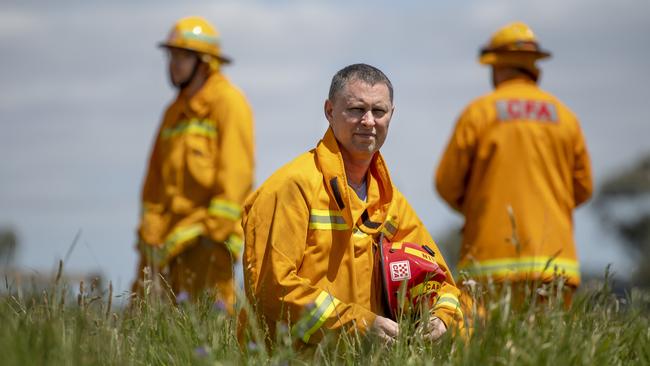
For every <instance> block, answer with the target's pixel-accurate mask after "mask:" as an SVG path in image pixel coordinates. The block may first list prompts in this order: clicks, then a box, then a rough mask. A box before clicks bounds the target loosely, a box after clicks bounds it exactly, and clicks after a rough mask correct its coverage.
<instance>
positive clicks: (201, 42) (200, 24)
mask: <svg viewBox="0 0 650 366" xmlns="http://www.w3.org/2000/svg"><path fill="white" fill-rule="evenodd" d="M159 46H160V47H165V48H170V47H171V48H182V49H185V50H190V51H194V52H198V53H201V54H204V55H209V56H213V57H215V58H216V59H217V60H219V62H220V63H222V64H228V63H230V62H232V60H231V59H230V57H227V56H224V55H223V54H222V53H221V42H220V35H219V32H218V31H217V29H216V28H215V27H214V26H212V24H210V23H209V22H208V21H207V20H205V19H204V18H202V17H198V16H191V17H186V18H181V19H179V20H178V21H177V22H176V24H174V26H173V27H172V29H171V31H170V32H169V36H168V37H167V40H166V41H164V42H161V43H160V44H159Z"/></svg>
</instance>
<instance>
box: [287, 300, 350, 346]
mask: <svg viewBox="0 0 650 366" xmlns="http://www.w3.org/2000/svg"><path fill="white" fill-rule="evenodd" d="M340 303H341V302H340V301H339V300H338V299H337V298H335V297H334V296H332V295H330V294H329V293H327V292H325V291H322V292H321V293H320V294H319V295H318V297H317V298H316V301H314V303H312V304H310V305H311V310H309V311H308V312H307V313H306V314H305V315H303V317H302V318H300V320H299V321H298V322H297V323H296V324H295V325H294V326H293V328H292V329H291V333H292V334H293V335H294V336H295V337H298V338H300V339H302V340H303V342H305V343H307V342H309V338H310V337H311V335H312V334H314V333H315V332H316V331H317V330H318V329H320V327H321V326H322V325H323V323H325V320H327V318H328V317H329V316H330V315H331V314H332V313H333V312H334V309H335V308H336V306H337V305H338V304H340Z"/></svg>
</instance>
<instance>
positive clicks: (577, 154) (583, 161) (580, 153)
mask: <svg viewBox="0 0 650 366" xmlns="http://www.w3.org/2000/svg"><path fill="white" fill-rule="evenodd" d="M573 152H574V167H573V195H574V202H575V205H576V207H577V206H579V205H581V204H582V203H584V202H585V201H587V200H588V199H589V198H590V197H591V194H592V192H593V181H592V176H591V163H590V159H589V152H588V151H587V144H586V142H585V138H584V135H583V134H582V130H581V129H580V128H579V127H578V132H577V134H576V138H575V145H574V149H573Z"/></svg>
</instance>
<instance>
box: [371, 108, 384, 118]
mask: <svg viewBox="0 0 650 366" xmlns="http://www.w3.org/2000/svg"><path fill="white" fill-rule="evenodd" d="M372 115H373V116H375V117H383V116H384V115H386V111H385V110H383V109H373V110H372Z"/></svg>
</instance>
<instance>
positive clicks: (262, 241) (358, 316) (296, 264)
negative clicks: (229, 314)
mask: <svg viewBox="0 0 650 366" xmlns="http://www.w3.org/2000/svg"><path fill="white" fill-rule="evenodd" d="M309 217H310V211H309V208H308V204H307V200H306V198H305V195H304V192H303V190H302V189H301V187H299V186H298V184H296V183H295V182H287V183H286V184H283V186H282V187H280V188H278V190H276V191H275V192H268V193H265V192H262V193H259V195H258V196H256V198H255V199H254V202H253V203H252V206H250V207H249V206H248V205H247V209H246V213H245V216H244V229H245V234H246V247H245V253H244V259H243V261H244V263H243V265H244V284H245V287H246V293H247V295H248V297H249V300H250V301H251V303H252V304H254V306H255V307H256V310H257V313H258V315H259V316H260V317H261V318H263V319H264V320H265V321H266V322H267V324H268V325H269V327H270V329H271V330H272V331H273V329H275V328H276V326H277V322H280V323H281V324H287V325H289V326H290V329H291V334H292V335H293V336H294V337H295V338H298V339H301V340H302V341H303V342H305V343H310V344H315V343H318V341H319V340H320V339H321V338H322V336H323V332H322V330H323V329H341V328H344V329H351V327H354V326H356V328H357V329H358V330H360V331H361V332H363V331H365V329H366V328H367V327H369V326H371V325H372V323H373V322H374V320H375V317H376V315H375V314H374V313H373V312H371V311H370V310H367V309H365V308H363V307H362V306H360V305H357V304H347V303H344V302H342V301H341V300H339V299H337V298H336V297H334V296H333V295H332V293H331V292H330V291H328V289H327V288H319V287H317V286H314V285H313V284H312V283H311V282H310V281H309V280H308V279H306V278H303V277H301V276H300V275H299V274H298V271H299V268H300V266H301V263H302V260H303V256H304V252H305V247H306V245H307V244H306V241H307V231H308V225H309Z"/></svg>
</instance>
